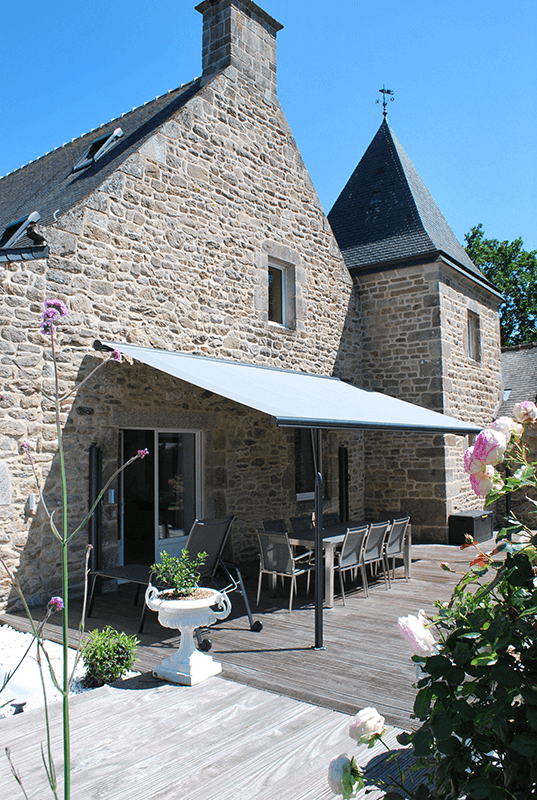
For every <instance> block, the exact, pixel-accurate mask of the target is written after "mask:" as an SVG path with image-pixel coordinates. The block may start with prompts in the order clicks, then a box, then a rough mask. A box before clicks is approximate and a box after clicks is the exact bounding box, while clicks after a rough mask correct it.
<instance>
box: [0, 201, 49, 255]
mask: <svg viewBox="0 0 537 800" xmlns="http://www.w3.org/2000/svg"><path fill="white" fill-rule="evenodd" d="M38 219H41V214H39V212H38V211H32V213H31V214H28V215H27V216H26V217H21V218H20V219H16V220H14V221H13V222H10V223H9V225H6V227H5V228H4V232H3V233H2V235H1V236H0V250H7V249H8V247H13V245H14V244H15V243H16V242H18V241H19V239H21V238H22V236H23V235H24V231H25V230H26V228H27V227H28V225H31V224H32V223H33V222H37V220H38Z"/></svg>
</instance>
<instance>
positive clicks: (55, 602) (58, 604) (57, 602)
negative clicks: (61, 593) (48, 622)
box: [48, 597, 63, 611]
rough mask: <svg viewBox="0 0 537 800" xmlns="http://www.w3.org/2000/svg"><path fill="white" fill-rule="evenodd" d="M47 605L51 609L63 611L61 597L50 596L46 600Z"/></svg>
mask: <svg viewBox="0 0 537 800" xmlns="http://www.w3.org/2000/svg"><path fill="white" fill-rule="evenodd" d="M48 607H49V608H50V609H51V610H52V611H63V600H62V599H61V597H51V598H50V600H49V601H48Z"/></svg>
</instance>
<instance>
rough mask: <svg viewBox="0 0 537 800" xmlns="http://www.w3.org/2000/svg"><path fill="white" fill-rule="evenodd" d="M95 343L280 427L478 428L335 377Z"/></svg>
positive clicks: (444, 430) (472, 430)
mask: <svg viewBox="0 0 537 800" xmlns="http://www.w3.org/2000/svg"><path fill="white" fill-rule="evenodd" d="M94 347H95V349H96V350H100V349H109V348H110V349H113V350H119V352H120V353H122V354H123V355H125V356H129V357H130V358H133V359H135V360H136V361H140V362H142V363H143V364H147V366H149V367H153V368H154V369H158V370H160V371H161V372H165V373H167V374H168V375H173V376H174V377H176V378H180V379H181V380H183V381H187V382H188V383H192V384H194V385H195V386H199V387H201V388H202V389H206V390H207V391H209V392H214V393H215V394H218V395H221V396H222V397H227V398H228V399H229V400H234V401H235V402H237V403H241V404H242V405H244V406H248V407H249V408H254V409H257V410H258V411H261V412H262V413H264V414H268V415H269V416H270V417H271V418H272V419H273V420H274V422H275V423H276V424H277V425H281V426H288V427H307V428H357V429H361V430H368V429H374V430H379V429H380V430H403V431H405V430H407V431H432V432H437V433H454V434H458V435H460V436H464V435H465V434H469V433H479V431H480V428H478V427H477V426H476V425H472V424H471V423H468V422H464V421H463V420H459V419H454V418H453V417H449V416H447V415H446V414H439V413H438V412H436V411H430V410H429V409H427V408H422V407H421V406H417V405H414V404H413V403H407V402H405V401H403V400H397V399H396V398H394V397H390V396H389V395H385V394H381V393H379V392H371V391H368V390H366V389H360V388H358V387H357V386H353V385H351V384H349V383H345V382H344V381H341V380H339V379H338V378H332V377H324V376H321V375H311V374H308V373H305V372H293V371H290V370H284V369H277V368H274V367H263V366H258V365H257V364H243V363H240V362H237V361H227V360H224V359H218V358H209V357H207V356H195V355H190V354H187V353H174V352H171V351H168V350H157V349H154V348H151V347H140V346H138V345H131V344H123V343H121V342H108V341H106V342H95V343H94Z"/></svg>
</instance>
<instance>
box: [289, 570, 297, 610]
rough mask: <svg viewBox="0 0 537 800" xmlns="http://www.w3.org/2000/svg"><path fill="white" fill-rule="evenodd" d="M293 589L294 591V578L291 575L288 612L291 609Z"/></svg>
mask: <svg viewBox="0 0 537 800" xmlns="http://www.w3.org/2000/svg"><path fill="white" fill-rule="evenodd" d="M293 590H294V591H295V592H296V578H295V576H294V575H291V588H290V590H289V613H291V611H292V610H293Z"/></svg>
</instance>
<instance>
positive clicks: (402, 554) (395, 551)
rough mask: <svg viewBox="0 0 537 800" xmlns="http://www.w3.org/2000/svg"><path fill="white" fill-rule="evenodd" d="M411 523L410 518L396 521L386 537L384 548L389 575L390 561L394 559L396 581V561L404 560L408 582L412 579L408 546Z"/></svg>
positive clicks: (393, 569)
mask: <svg viewBox="0 0 537 800" xmlns="http://www.w3.org/2000/svg"><path fill="white" fill-rule="evenodd" d="M409 523H410V517H401V518H400V519H394V521H393V522H392V526H391V528H390V530H389V532H388V536H387V537H386V542H385V546H384V555H385V557H386V564H387V566H388V575H389V571H390V566H389V559H390V558H391V559H392V577H393V578H394V579H395V559H396V558H402V559H403V563H404V566H405V580H406V581H408V579H409V577H410V563H409V561H410V557H409V551H408V547H407V546H406V537H407V536H408V526H409Z"/></svg>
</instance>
